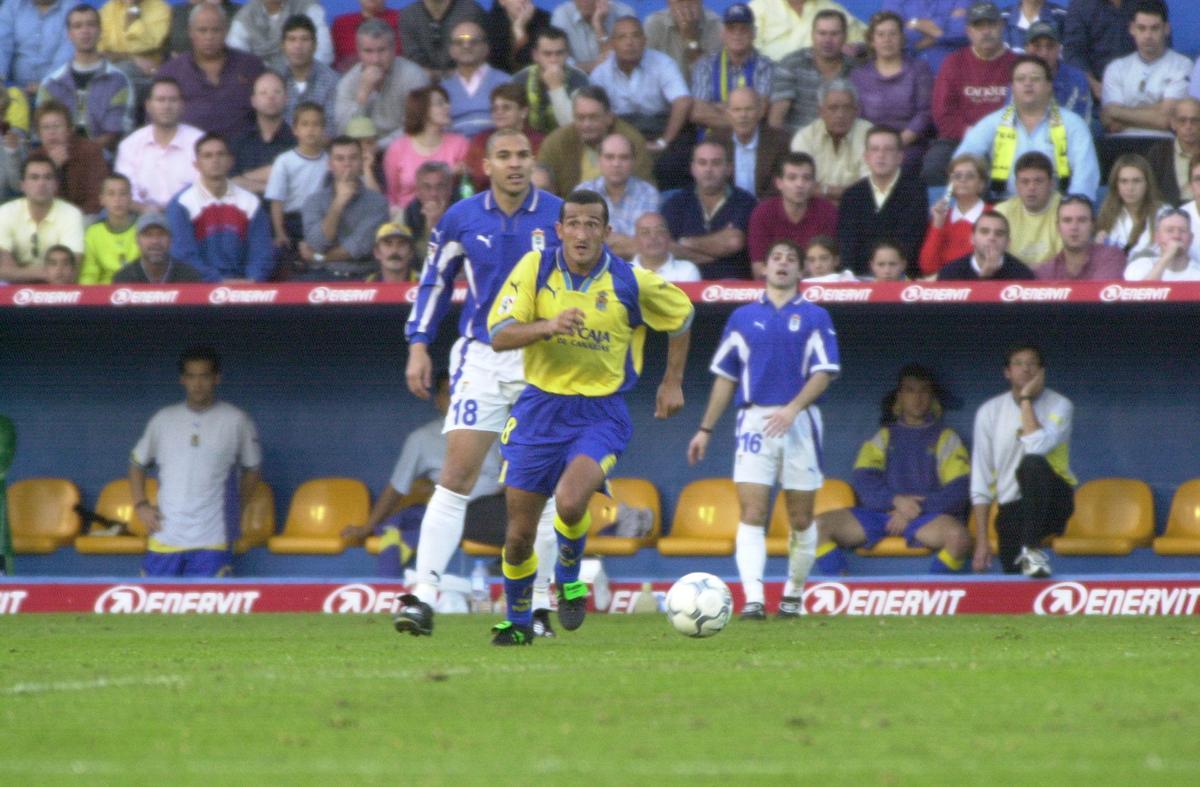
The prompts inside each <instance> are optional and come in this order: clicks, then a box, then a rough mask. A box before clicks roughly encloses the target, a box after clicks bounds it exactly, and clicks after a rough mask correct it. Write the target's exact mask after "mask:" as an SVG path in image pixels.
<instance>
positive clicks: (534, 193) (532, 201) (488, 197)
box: [483, 186, 540, 213]
mask: <svg viewBox="0 0 1200 787" xmlns="http://www.w3.org/2000/svg"><path fill="white" fill-rule="evenodd" d="M539 194H540V192H539V191H538V189H537V187H536V186H530V188H529V193H528V194H526V195H525V201H524V202H522V203H521V207H519V208H517V210H518V211H524V212H526V213H533V212H534V211H535V210H537V206H538V195H539ZM483 209H484V210H493V209H498V207H497V205H496V201H495V200H494V199H492V190H491V189H488V190H487V191H485V192H484V193H483Z"/></svg>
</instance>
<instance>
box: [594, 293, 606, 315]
mask: <svg viewBox="0 0 1200 787" xmlns="http://www.w3.org/2000/svg"><path fill="white" fill-rule="evenodd" d="M607 310H608V290H601V291H600V293H599V294H598V295H597V296H596V311H598V312H602V311H607Z"/></svg>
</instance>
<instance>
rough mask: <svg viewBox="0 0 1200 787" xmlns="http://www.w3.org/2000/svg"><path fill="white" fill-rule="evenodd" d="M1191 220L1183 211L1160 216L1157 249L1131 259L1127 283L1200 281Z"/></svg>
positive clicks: (1164, 212) (1168, 210)
mask: <svg viewBox="0 0 1200 787" xmlns="http://www.w3.org/2000/svg"><path fill="white" fill-rule="evenodd" d="M1194 241H1195V236H1194V235H1193V233H1192V219H1191V215H1190V214H1189V213H1188V211H1186V210H1183V209H1182V208H1164V209H1163V210H1162V211H1161V212H1160V213H1159V215H1158V228H1157V229H1156V230H1155V231H1154V246H1153V247H1151V248H1149V249H1147V250H1146V251H1143V252H1141V253H1140V254H1135V255H1133V256H1132V257H1130V258H1129V265H1127V266H1126V268H1125V278H1126V279H1127V280H1128V281H1200V257H1198V256H1197V255H1196V253H1195V251H1193V249H1192V246H1193V242H1194Z"/></svg>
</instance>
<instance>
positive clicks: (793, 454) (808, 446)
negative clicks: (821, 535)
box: [688, 240, 841, 620]
mask: <svg viewBox="0 0 1200 787" xmlns="http://www.w3.org/2000/svg"><path fill="white" fill-rule="evenodd" d="M766 274H767V280H766V283H767V290H766V292H764V293H763V294H762V296H761V297H759V299H758V300H757V301H755V302H754V303H748V304H746V305H745V306H741V307H739V308H738V309H736V310H734V312H733V314H731V315H729V321H728V322H727V323H726V324H725V333H724V336H723V337H722V339H721V345H720V346H719V347H718V348H717V352H716V355H715V356H714V357H713V361H712V365H711V367H709V368H710V370H711V371H712V373H713V375H715V377H716V379H715V380H713V388H712V394H711V395H710V396H709V400H708V407H707V408H706V409H705V411H704V417H703V418H701V419H700V428H699V429H697V431H696V434H695V436H694V437H692V440H691V442H690V443H689V444H688V462H689V463H691V464H695V463H696V462H699V461H700V460H702V459H703V458H704V455H705V453H706V452H707V451H708V443H709V440H710V439H712V431H713V427H714V426H715V425H716V423H717V421H718V420H720V418H721V414H722V413H723V412H725V408H726V407H728V406H729V403H730V401H733V400H734V399H735V396H736V401H737V406H738V416H737V426H736V432H735V436H734V439H735V441H736V446H737V452H736V454H735V458H734V463H733V481H734V484H735V485H736V487H737V495H738V503H739V505H740V507H741V521H740V522H739V523H738V531H737V553H736V561H737V567H738V575H739V577H740V578H741V581H742V592H743V593H744V594H745V597H746V598H745V604H744V606H743V607H742V612H741V617H742V619H743V620H765V619H766V616H767V615H766V608H765V606H764V597H763V573H764V572H765V571H766V564H767V542H766V528H767V513H768V507H769V505H770V497H771V488H772V487H773V486H774V485H775V484H776V483H779V484H780V485H781V486H782V487H783V491H784V499H785V500H786V503H787V512H788V522H789V524H790V525H791V536H790V539H789V542H788V574H789V577H788V581H787V585H786V586H785V587H784V591H783V601H782V602H781V603H780V605H779V616H780V617H796V616H798V615H799V614H800V594H801V593H802V592H803V590H804V578H805V577H806V576H808V572H809V571H810V570H811V569H812V564H813V561H814V560H815V559H816V547H817V529H816V528H815V527H813V526H812V512H813V501H814V499H815V498H816V494H817V490H818V489H820V488H821V484H822V483H824V481H825V477H824V475H823V474H822V470H821V432H822V425H821V411H820V410H818V409H817V406H816V402H817V400H818V399H819V398H820V396H821V394H823V393H824V392H825V389H827V388H828V387H829V384H830V383H831V382H832V381H833V379H834V377H836V376H837V375H838V373H839V372H840V371H841V361H840V359H839V355H838V345H837V335H836V333H835V332H834V330H833V322H832V320H830V318H829V312H827V311H825V310H824V309H822V308H821V307H820V306H817V305H816V304H813V303H809V302H808V301H806V300H804V298H803V297H802V296H801V295H799V294H798V293H797V291H796V286H797V284H798V283H799V281H800V277H801V276H802V275H803V273H802V266H801V253H800V247H799V246H797V245H796V244H795V243H793V242H791V241H786V240H783V241H778V242H776V243H775V244H773V245H772V246H771V248H770V250H769V251H768V253H767V263H766Z"/></svg>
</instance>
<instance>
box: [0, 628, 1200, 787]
mask: <svg viewBox="0 0 1200 787" xmlns="http://www.w3.org/2000/svg"><path fill="white" fill-rule="evenodd" d="M491 622H492V619H491V618H490V617H489V618H485V617H483V616H445V615H443V616H440V617H439V618H438V620H437V630H436V632H435V634H436V636H434V637H433V638H421V639H416V638H412V637H409V636H403V637H401V636H399V635H397V634H395V633H394V632H393V631H392V629H391V626H390V623H389V622H388V620H386V619H385V618H383V617H379V616H374V617H357V616H346V617H343V616H329V615H327V616H321V615H302V614H291V615H252V616H247V617H235V618H221V617H212V616H187V617H170V618H163V617H99V616H75V615H28V616H20V617H10V618H6V619H3V620H0V634H2V636H0V784H5V785H27V784H28V785H43V784H67V783H70V784H81V783H90V784H120V785H126V784H155V785H160V784H337V783H339V782H340V783H341V784H361V783H374V784H392V785H394V784H421V785H424V784H531V783H534V782H539V783H545V784H555V783H558V784H584V785H587V784H684V783H696V782H699V783H718V782H723V783H725V784H729V785H734V784H762V783H768V784H799V783H811V784H965V783H970V784H1003V785H1007V784H1039V785H1043V784H1082V783H1087V784H1089V785H1098V784H1162V783H1167V784H1172V783H1177V784H1189V785H1190V784H1196V783H1197V780H1198V778H1200V721H1198V719H1200V711H1197V708H1198V707H1200V680H1197V678H1196V675H1197V672H1198V662H1200V621H1198V620H1195V619H1191V618H1123V619H1121V618H1070V619H1064V618H1053V619H1046V618H1035V617H959V618H806V619H803V620H799V621H789V622H779V621H774V620H772V621H769V622H767V623H765V624H750V623H739V622H738V621H734V622H733V623H732V624H731V625H730V626H729V628H728V629H727V630H726V631H724V632H722V633H721V634H719V635H718V636H716V637H715V638H712V639H708V640H690V639H687V638H686V637H683V636H680V635H679V634H676V633H675V632H674V631H673V630H671V629H670V627H669V625H668V624H667V622H666V621H665V619H664V618H663V617H662V616H659V615H651V616H603V615H599V616H592V617H591V618H589V620H588V621H587V624H586V625H585V626H584V627H583V628H582V629H580V630H579V631H577V632H574V633H572V634H562V635H560V637H559V638H558V639H557V640H553V641H547V640H542V641H538V642H537V643H536V644H535V645H534V646H532V647H528V648H507V649H499V648H493V647H491V646H490V645H488V632H487V629H488V626H489V625H490V623H491Z"/></svg>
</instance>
